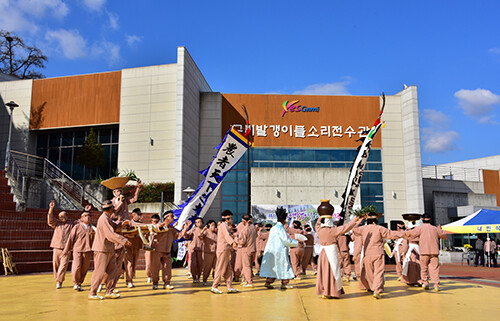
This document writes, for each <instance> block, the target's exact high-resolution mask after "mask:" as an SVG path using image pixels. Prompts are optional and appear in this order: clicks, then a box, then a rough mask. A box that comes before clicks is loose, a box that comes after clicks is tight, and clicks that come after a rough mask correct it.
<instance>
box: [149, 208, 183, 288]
mask: <svg viewBox="0 0 500 321" xmlns="http://www.w3.org/2000/svg"><path fill="white" fill-rule="evenodd" d="M174 220H175V217H174V212H173V211H167V212H165V214H164V215H163V223H159V224H158V225H157V226H158V228H160V229H162V230H166V232H159V233H156V235H155V236H154V237H153V240H152V242H151V247H152V248H154V249H155V250H154V251H153V252H152V254H151V279H152V281H153V290H157V289H158V282H159V280H160V270H161V272H162V273H161V275H162V279H163V288H164V289H167V290H173V289H174V286H173V285H171V284H170V281H171V280H172V256H171V253H170V251H171V249H172V243H173V242H174V240H177V239H180V238H182V237H183V236H184V235H185V234H186V232H187V230H188V229H189V227H190V226H191V221H187V222H186V224H184V226H183V228H182V230H181V231H180V232H179V231H178V230H177V229H176V228H175V227H173V226H172V223H174Z"/></svg>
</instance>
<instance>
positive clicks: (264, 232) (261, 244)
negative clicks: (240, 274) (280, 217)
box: [255, 224, 273, 275]
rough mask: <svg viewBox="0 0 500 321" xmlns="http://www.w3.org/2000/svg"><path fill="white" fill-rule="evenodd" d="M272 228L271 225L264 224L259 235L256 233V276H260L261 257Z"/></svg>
mask: <svg viewBox="0 0 500 321" xmlns="http://www.w3.org/2000/svg"><path fill="white" fill-rule="evenodd" d="M272 227H273V226H272V225H271V224H266V226H264V227H263V228H262V229H261V231H260V233H259V232H258V233H257V244H258V245H257V254H256V255H255V256H256V258H255V262H257V263H256V264H255V267H256V269H257V275H260V265H261V263H262V257H263V255H264V250H265V249H266V244H267V240H268V238H269V231H270V230H271V228H272Z"/></svg>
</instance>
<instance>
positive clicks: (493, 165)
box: [440, 155, 500, 171]
mask: <svg viewBox="0 0 500 321" xmlns="http://www.w3.org/2000/svg"><path fill="white" fill-rule="evenodd" d="M440 165H442V166H451V167H462V168H475V169H492V170H497V171H498V170H500V155H496V156H490V157H482V158H476V159H469V160H464V161H460V162H454V163H446V164H440Z"/></svg>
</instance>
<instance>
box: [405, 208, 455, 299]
mask: <svg viewBox="0 0 500 321" xmlns="http://www.w3.org/2000/svg"><path fill="white" fill-rule="evenodd" d="M422 221H423V223H424V224H422V225H420V226H418V227H416V228H414V229H413V230H411V231H407V232H406V233H405V235H406V236H407V237H415V236H418V237H419V238H420V239H419V247H420V274H421V276H420V279H421V281H422V284H423V286H424V289H426V290H427V289H429V274H430V279H431V282H432V283H433V284H434V290H435V291H439V290H440V288H439V239H443V240H445V239H447V238H448V235H447V234H446V232H444V231H443V230H442V229H441V226H438V227H436V226H433V225H431V216H430V215H429V214H424V215H422Z"/></svg>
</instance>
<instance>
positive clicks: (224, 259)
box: [210, 210, 239, 294]
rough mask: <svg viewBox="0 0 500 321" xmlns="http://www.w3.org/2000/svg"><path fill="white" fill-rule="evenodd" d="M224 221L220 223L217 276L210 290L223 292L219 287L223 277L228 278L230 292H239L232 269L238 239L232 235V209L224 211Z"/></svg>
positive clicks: (218, 292)
mask: <svg viewBox="0 0 500 321" xmlns="http://www.w3.org/2000/svg"><path fill="white" fill-rule="evenodd" d="M222 218H223V219H224V222H223V223H221V224H220V225H219V229H218V232H217V262H216V265H215V277H214V281H213V283H212V287H211V288H210V292H212V293H215V294H222V291H221V290H219V289H218V287H219V283H220V282H221V280H222V277H224V279H225V280H226V286H227V291H228V293H237V292H239V291H238V290H236V289H235V288H233V284H232V282H233V274H234V273H233V269H231V252H232V250H233V249H236V248H237V244H236V241H235V240H234V238H233V237H232V235H231V226H232V225H233V213H232V212H231V211H230V210H225V211H224V212H222Z"/></svg>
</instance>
